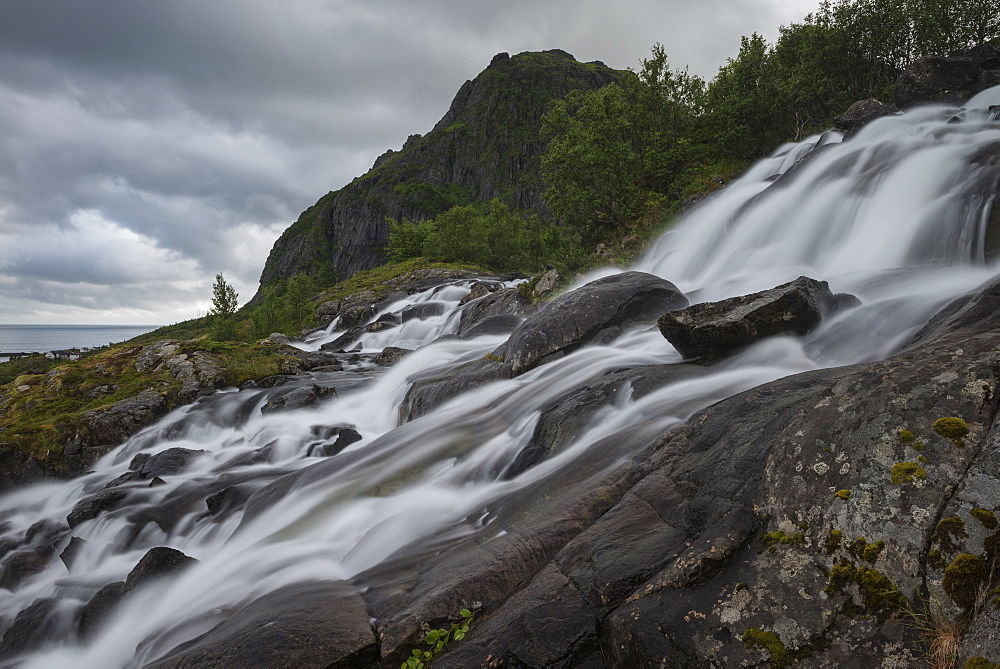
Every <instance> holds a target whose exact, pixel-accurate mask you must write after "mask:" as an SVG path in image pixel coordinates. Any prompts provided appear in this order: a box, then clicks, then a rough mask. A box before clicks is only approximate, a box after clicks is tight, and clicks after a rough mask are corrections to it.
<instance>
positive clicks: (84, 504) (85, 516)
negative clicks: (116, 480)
mask: <svg viewBox="0 0 1000 669" xmlns="http://www.w3.org/2000/svg"><path fill="white" fill-rule="evenodd" d="M127 497H128V493H127V492H126V491H124V490H102V491H101V492H99V493H97V494H96V495H91V496H90V497H87V498H85V499H82V500H80V501H79V502H77V504H76V506H74V507H73V510H72V511H70V512H69V515H67V516H66V522H67V523H69V526H70V527H71V528H72V527H76V526H77V525H79V524H80V523H82V522H84V521H87V520H93V519H94V518H97V516H99V515H101V514H102V513H104V512H105V511H111V510H112V509H117V508H118V507H120V506H121V505H122V503H123V502H124V501H125V499H126V498H127Z"/></svg>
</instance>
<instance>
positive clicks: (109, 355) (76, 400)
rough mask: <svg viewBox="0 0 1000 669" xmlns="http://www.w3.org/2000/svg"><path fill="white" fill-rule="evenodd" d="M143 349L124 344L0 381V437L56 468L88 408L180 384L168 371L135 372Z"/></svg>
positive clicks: (161, 390)
mask: <svg viewBox="0 0 1000 669" xmlns="http://www.w3.org/2000/svg"><path fill="white" fill-rule="evenodd" d="M139 350H140V348H138V347H135V346H131V345H121V346H118V347H114V348H112V349H110V350H108V351H104V352H102V353H99V354H97V355H94V356H90V357H88V358H85V359H82V360H78V361H75V362H71V363H65V364H62V365H60V366H58V367H55V368H53V369H51V370H49V371H48V372H46V373H45V374H35V375H26V376H20V377H18V378H16V379H14V381H13V382H12V383H10V384H7V385H6V386H3V387H0V393H2V394H3V396H4V400H5V408H4V410H3V411H2V413H0V440H2V441H4V442H8V443H12V444H14V445H15V446H16V447H17V448H18V450H20V451H22V452H24V453H27V454H29V455H31V456H32V457H34V458H35V459H37V460H40V461H43V462H48V463H50V464H52V465H53V466H56V468H57V469H58V463H59V462H61V459H62V451H63V448H64V447H65V444H66V442H67V441H69V440H70V439H73V438H74V437H75V436H76V434H77V433H78V432H79V431H81V430H82V429H83V420H82V418H83V414H84V413H86V412H87V411H91V410H94V409H100V408H102V407H107V406H110V405H112V404H114V403H115V402H118V401H120V400H123V399H127V398H129V397H135V396H136V395H138V394H139V393H140V392H142V391H143V390H146V389H147V388H153V389H156V390H158V391H160V392H164V393H167V394H169V393H172V392H175V391H176V390H179V388H180V383H179V382H178V381H176V380H175V379H174V378H173V377H172V376H171V375H170V374H169V373H168V372H165V371H164V372H149V373H145V374H141V373H139V372H137V371H136V369H135V359H136V355H137V354H138V352H139ZM25 386H27V389H24V387H25ZM18 388H21V390H19V389H18Z"/></svg>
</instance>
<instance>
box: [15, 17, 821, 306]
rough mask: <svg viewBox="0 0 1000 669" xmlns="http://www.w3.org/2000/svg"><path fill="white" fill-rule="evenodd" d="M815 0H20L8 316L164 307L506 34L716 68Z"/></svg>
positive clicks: (588, 54)
mask: <svg viewBox="0 0 1000 669" xmlns="http://www.w3.org/2000/svg"><path fill="white" fill-rule="evenodd" d="M816 5H817V1H816V0H701V1H700V2H689V1H688V0H624V1H623V0H617V1H616V2H608V1H607V0H507V1H506V2H502V3H501V2H487V1H485V0H482V1H476V0H285V1H282V2H275V1H274V0H89V1H87V2H80V1H79V0H3V2H2V4H0V323H95V324H166V323H173V322H177V321H179V320H184V319H187V318H192V317H195V316H197V315H200V312H203V311H204V310H205V309H207V308H208V305H209V301H210V297H211V283H212V279H213V277H214V275H215V273H216V272H223V273H224V274H225V276H226V277H227V278H228V279H229V280H230V281H231V282H232V283H233V284H234V285H235V286H236V288H237V289H238V290H239V293H240V296H241V298H242V299H241V301H243V300H246V299H249V298H250V297H251V296H252V294H253V292H254V290H255V289H256V286H257V281H258V278H259V276H260V270H261V268H262V267H263V263H264V259H265V258H266V257H267V253H268V251H269V250H270V248H271V245H272V244H273V243H274V240H275V239H277V237H278V235H279V234H280V233H281V231H282V230H283V229H284V228H285V227H287V226H288V225H290V224H291V223H292V222H293V221H294V220H295V219H296V218H297V216H298V214H299V212H301V211H302V210H303V209H305V208H306V207H308V206H309V205H311V204H312V203H313V202H315V201H316V200H317V199H318V198H319V197H320V196H321V195H323V194H325V193H326V192H327V191H329V190H336V189H337V188H340V187H341V186H343V185H344V184H345V183H347V182H349V181H350V180H351V179H352V178H353V177H355V176H358V175H360V174H362V173H364V172H365V171H366V170H367V169H368V168H369V167H370V166H371V164H372V162H373V161H374V160H375V158H376V157H377V156H378V155H379V154H381V153H382V152H384V151H385V150H386V149H388V148H397V149H398V148H399V147H400V146H401V145H402V143H403V141H404V140H405V139H406V137H407V136H408V135H410V134H412V133H417V132H420V133H423V132H426V131H427V130H429V129H430V128H431V127H432V126H433V125H434V123H435V122H436V121H437V120H438V118H440V117H441V116H442V115H443V114H444V112H445V111H446V110H447V108H448V105H449V103H450V102H451V99H452V97H453V96H454V94H455V92H456V91H457V90H458V88H459V86H460V85H461V84H462V83H463V82H464V81H465V80H466V79H471V78H473V77H475V76H476V74H478V73H479V72H480V71H481V70H482V69H483V68H485V67H486V66H487V65H488V64H489V62H490V59H491V58H492V57H493V55H494V54H496V53H498V52H500V51H507V52H509V53H511V54H515V53H519V52H521V51H536V50H542V49H551V48H560V49H564V50H566V51H569V52H570V53H572V54H574V55H575V56H576V57H577V58H578V59H579V60H582V61H589V60H602V61H604V62H605V63H607V64H608V65H610V66H612V67H616V68H625V67H638V66H639V64H640V60H641V59H642V58H643V57H645V56H648V55H649V48H650V46H651V45H652V44H653V43H654V42H661V43H662V44H664V46H665V47H666V50H667V54H668V56H669V57H670V60H671V64H672V65H674V66H677V67H679V66H683V65H685V64H687V65H689V66H690V68H691V70H692V71H693V72H695V73H697V74H700V75H702V76H705V77H711V76H712V75H713V74H714V72H715V71H716V70H717V68H718V66H719V65H721V64H723V63H724V61H725V59H726V58H727V57H732V56H735V55H736V52H737V51H738V48H739V38H740V35H746V34H750V33H751V32H754V31H757V32H760V33H762V34H764V35H765V36H766V37H768V38H769V39H773V38H774V37H776V36H777V28H778V26H779V25H781V24H783V23H789V22H791V21H797V20H800V19H801V18H802V17H803V16H804V15H805V14H806V13H807V12H809V11H811V10H813V9H814V8H815V7H816Z"/></svg>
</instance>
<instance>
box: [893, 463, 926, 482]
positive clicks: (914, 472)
mask: <svg viewBox="0 0 1000 669" xmlns="http://www.w3.org/2000/svg"><path fill="white" fill-rule="evenodd" d="M926 478H927V470H926V469H924V468H923V467H921V466H920V465H918V464H917V463H916V462H897V463H896V464H894V465H893V466H892V472H891V478H890V480H891V481H892V484H893V485H902V484H904V483H914V482H916V481H923V480H924V479H926Z"/></svg>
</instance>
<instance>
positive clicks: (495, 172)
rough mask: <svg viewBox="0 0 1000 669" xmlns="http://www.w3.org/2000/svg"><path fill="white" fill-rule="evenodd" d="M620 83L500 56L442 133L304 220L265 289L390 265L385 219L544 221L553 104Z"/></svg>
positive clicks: (284, 240)
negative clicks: (469, 216) (495, 206)
mask: <svg viewBox="0 0 1000 669" xmlns="http://www.w3.org/2000/svg"><path fill="white" fill-rule="evenodd" d="M617 76H618V73H617V71H616V70H612V69H610V68H608V67H607V66H605V65H604V64H603V63H600V62H594V63H580V62H578V61H576V60H575V59H574V58H573V57H572V56H571V55H570V54H568V53H566V52H564V51H559V50H553V51H543V52H527V53H522V54H518V55H516V56H513V57H509V56H508V55H507V54H505V53H501V54H498V55H497V56H495V57H494V58H493V61H492V62H491V63H490V65H489V67H487V68H486V69H485V70H484V71H483V72H481V73H480V74H479V76H477V77H476V78H475V79H474V80H472V81H467V82H465V84H464V85H463V86H462V87H461V88H460V89H459V91H458V94H457V95H456V96H455V99H454V101H453V102H452V104H451V107H450V108H449V110H448V112H447V113H446V114H445V115H444V117H443V118H442V119H441V120H440V121H438V123H437V125H435V126H434V129H433V130H431V131H430V132H429V133H427V134H426V135H424V136H421V135H413V136H411V137H410V138H409V139H408V140H407V141H406V143H405V144H404V145H403V148H402V150H400V151H392V150H390V151H387V152H386V153H384V154H383V155H382V156H380V157H379V158H378V160H376V161H375V164H374V166H373V167H372V169H371V170H369V171H368V172H367V173H366V174H364V175H363V176H360V177H358V178H356V179H355V180H354V181H352V182H351V183H350V184H348V185H347V186H345V187H343V188H341V189H340V190H338V191H336V192H331V193H328V194H327V195H325V196H323V197H322V198H320V200H319V201H318V202H317V203H316V204H315V205H313V206H312V207H310V208H309V209H307V210H306V211H305V212H303V213H302V215H301V216H300V217H299V220H298V221H296V222H295V223H294V224H293V225H292V226H290V227H289V228H288V229H287V230H285V232H284V233H283V234H282V235H281V237H280V238H279V239H278V240H277V241H276V242H275V244H274V247H273V248H272V249H271V254H270V256H268V259H267V263H266V264H265V265H264V271H263V272H262V274H261V279H260V283H261V287H264V286H268V285H271V284H273V283H275V282H278V281H281V280H282V279H285V278H288V277H290V276H292V275H294V274H296V273H297V272H307V273H309V274H311V275H312V276H315V277H317V278H319V279H321V280H322V281H323V282H325V283H331V284H332V283H333V282H334V281H336V280H338V279H344V278H346V277H348V276H350V275H352V274H354V273H355V272H358V271H360V270H365V269H370V268H372V267H375V266H377V265H379V264H381V263H382V262H384V261H385V257H384V255H383V254H382V252H381V247H382V245H384V244H385V242H386V239H387V237H388V226H387V224H386V218H396V219H399V218H410V219H414V220H421V219H425V218H429V217H431V216H435V215H437V214H439V213H441V212H443V211H446V210H447V209H450V208H451V207H453V206H455V205H459V204H467V203H470V202H475V201H484V200H490V199H492V198H495V197H501V198H503V199H504V200H505V201H506V202H507V203H508V204H510V205H511V206H513V207H516V208H520V209H530V210H535V211H537V212H539V213H541V214H543V215H544V214H545V212H546V210H545V205H544V203H543V202H542V199H541V191H542V185H541V179H540V176H539V161H540V157H541V152H542V150H543V148H544V146H543V144H542V142H541V141H540V139H539V128H540V124H541V117H542V114H543V112H544V110H545V106H546V104H547V103H548V102H549V101H550V100H552V99H554V98H560V97H563V96H565V95H566V94H567V93H569V92H570V91H572V90H576V89H581V90H589V89H595V88H600V87H602V86H605V85H607V84H609V83H611V82H612V81H614V80H615V79H616V78H617ZM258 295H259V293H258Z"/></svg>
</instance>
